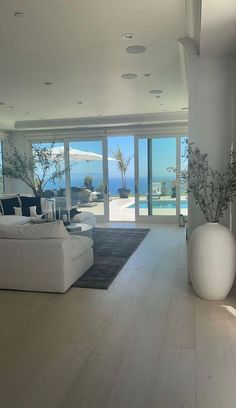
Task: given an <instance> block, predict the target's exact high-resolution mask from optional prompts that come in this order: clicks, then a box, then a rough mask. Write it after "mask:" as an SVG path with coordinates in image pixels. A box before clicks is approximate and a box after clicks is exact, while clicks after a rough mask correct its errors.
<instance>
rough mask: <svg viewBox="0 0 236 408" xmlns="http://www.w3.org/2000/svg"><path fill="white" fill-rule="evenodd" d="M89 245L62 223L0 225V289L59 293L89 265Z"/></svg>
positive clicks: (91, 259) (85, 239) (90, 251)
mask: <svg viewBox="0 0 236 408" xmlns="http://www.w3.org/2000/svg"><path fill="white" fill-rule="evenodd" d="M13 217H14V216H13ZM0 218H1V217H0ZM2 218H4V217H2ZM92 245H93V241H92V240H91V239H90V238H87V237H79V236H71V235H70V234H69V233H68V232H67V231H66V229H65V227H64V225H63V223H62V221H56V222H50V223H44V224H35V225H31V224H28V223H27V224H24V225H9V224H8V225H6V224H5V225H4V224H2V225H1V224H0V259H1V261H0V262H1V263H0V264H1V267H0V288H1V289H17V290H26V291H41V292H59V293H63V292H65V291H66V290H67V289H68V288H69V287H70V286H71V285H72V284H73V283H74V282H75V281H76V280H77V279H78V278H79V277H80V276H81V275H83V274H84V273H85V272H86V271H87V270H88V269H89V268H90V267H91V266H92V265H93V248H92Z"/></svg>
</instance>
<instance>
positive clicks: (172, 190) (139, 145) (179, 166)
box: [135, 136, 187, 222]
mask: <svg viewBox="0 0 236 408" xmlns="http://www.w3.org/2000/svg"><path fill="white" fill-rule="evenodd" d="M135 143H136V145H135V152H136V154H135V156H136V158H137V160H136V166H135V169H136V176H135V178H136V195H135V203H136V204H135V205H136V220H139V221H144V220H145V219H146V220H149V219H150V220H151V219H153V216H155V217H156V219H160V221H163V222H168V221H170V222H171V221H177V217H178V216H179V214H180V213H182V214H183V215H187V192H186V186H184V185H183V183H181V170H184V166H186V165H187V164H186V162H185V160H184V159H182V158H181V156H182V154H183V152H184V149H185V146H184V144H186V137H182V138H181V137H178V136H177V137H176V136H169V137H150V138H148V137H143V138H142V137H141V138H137V139H136V142H135Z"/></svg>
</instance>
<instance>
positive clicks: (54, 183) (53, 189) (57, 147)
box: [32, 142, 66, 208]
mask: <svg viewBox="0 0 236 408" xmlns="http://www.w3.org/2000/svg"><path fill="white" fill-rule="evenodd" d="M38 146H41V147H45V148H47V149H48V151H49V152H52V155H51V158H52V160H53V159H54V158H55V157H57V155H58V154H60V155H61V160H60V161H58V164H57V165H56V166H55V165H53V166H51V168H50V169H49V170H46V175H45V180H44V183H43V185H42V190H43V191H42V195H43V197H47V198H55V202H56V207H61V208H66V181H65V173H63V174H61V173H62V172H63V170H64V169H65V163H64V143H63V142H60V143H54V144H53V147H52V143H36V144H33V145H32V151H33V152H34V150H35V151H36V149H37V147H38ZM44 172H45V165H44V164H43V162H42V163H40V162H39V163H38V166H37V170H36V173H37V174H36V175H35V183H37V175H38V176H39V178H40V179H42V178H43V173H44ZM53 172H57V173H58V177H56V178H55V179H50V177H51V176H52V174H53Z"/></svg>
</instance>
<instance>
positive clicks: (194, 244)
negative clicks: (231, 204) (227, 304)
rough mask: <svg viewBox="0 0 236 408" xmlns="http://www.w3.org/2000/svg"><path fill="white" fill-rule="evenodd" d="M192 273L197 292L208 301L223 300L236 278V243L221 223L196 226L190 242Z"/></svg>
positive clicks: (190, 268) (190, 269) (190, 267)
mask: <svg viewBox="0 0 236 408" xmlns="http://www.w3.org/2000/svg"><path fill="white" fill-rule="evenodd" d="M189 272H190V278H191V282H192V285H193V288H194V290H195V292H196V293H197V294H198V295H199V296H200V297H202V298H204V299H208V300H219V299H224V298H225V297H226V296H227V294H228V293H229V291H230V289H231V288H232V285H233V282H234V277H235V240H234V236H233V234H231V232H230V231H229V230H228V228H226V227H224V226H223V225H221V224H218V223H207V224H203V225H200V226H199V227H197V228H196V229H195V230H194V231H193V233H192V235H191V238H190V242H189Z"/></svg>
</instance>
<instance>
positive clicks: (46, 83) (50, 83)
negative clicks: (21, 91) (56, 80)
mask: <svg viewBox="0 0 236 408" xmlns="http://www.w3.org/2000/svg"><path fill="white" fill-rule="evenodd" d="M44 85H53V82H49V81H46V82H44Z"/></svg>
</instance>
